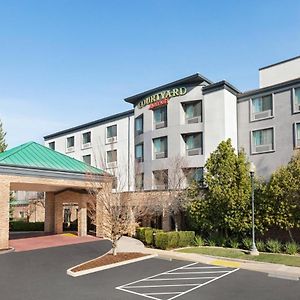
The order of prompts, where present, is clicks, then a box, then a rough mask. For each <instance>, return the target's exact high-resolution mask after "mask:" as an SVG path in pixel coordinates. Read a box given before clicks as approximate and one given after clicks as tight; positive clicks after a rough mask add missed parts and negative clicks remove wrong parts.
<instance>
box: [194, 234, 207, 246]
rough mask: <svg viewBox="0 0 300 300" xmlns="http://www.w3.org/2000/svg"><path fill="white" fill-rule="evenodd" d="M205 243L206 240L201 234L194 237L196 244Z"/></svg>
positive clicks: (201, 244)
mask: <svg viewBox="0 0 300 300" xmlns="http://www.w3.org/2000/svg"><path fill="white" fill-rule="evenodd" d="M204 244H205V240H204V239H203V238H202V237H201V236H200V235H196V236H195V239H194V245H195V246H198V247H199V246H204Z"/></svg>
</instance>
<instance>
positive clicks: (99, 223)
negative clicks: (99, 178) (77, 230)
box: [96, 192, 104, 237]
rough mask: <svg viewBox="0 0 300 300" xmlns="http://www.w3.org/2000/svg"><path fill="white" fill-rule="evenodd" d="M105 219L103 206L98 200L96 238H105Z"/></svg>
mask: <svg viewBox="0 0 300 300" xmlns="http://www.w3.org/2000/svg"><path fill="white" fill-rule="evenodd" d="M100 193H101V192H100ZM103 219H104V210H103V205H102V203H101V202H100V201H97V200H96V236H97V237H104V231H103Z"/></svg>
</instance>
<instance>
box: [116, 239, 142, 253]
mask: <svg viewBox="0 0 300 300" xmlns="http://www.w3.org/2000/svg"><path fill="white" fill-rule="evenodd" d="M144 250H145V246H144V244H143V243H142V242H141V241H139V240H137V239H134V238H131V237H128V236H122V237H121V238H120V239H119V240H118V242H117V252H144Z"/></svg>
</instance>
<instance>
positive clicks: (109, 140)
mask: <svg viewBox="0 0 300 300" xmlns="http://www.w3.org/2000/svg"><path fill="white" fill-rule="evenodd" d="M111 127H116V135H114V136H110V137H109V136H108V129H109V128H111ZM105 137H106V144H112V143H115V142H117V141H118V124H113V125H110V126H107V127H106V128H105Z"/></svg>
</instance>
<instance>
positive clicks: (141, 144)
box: [134, 143, 144, 162]
mask: <svg viewBox="0 0 300 300" xmlns="http://www.w3.org/2000/svg"><path fill="white" fill-rule="evenodd" d="M139 146H141V147H142V157H141V158H138V157H137V155H136V153H137V152H136V149H137V147H139ZM134 158H135V160H136V161H137V162H143V161H144V143H138V144H136V145H135V147H134Z"/></svg>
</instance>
